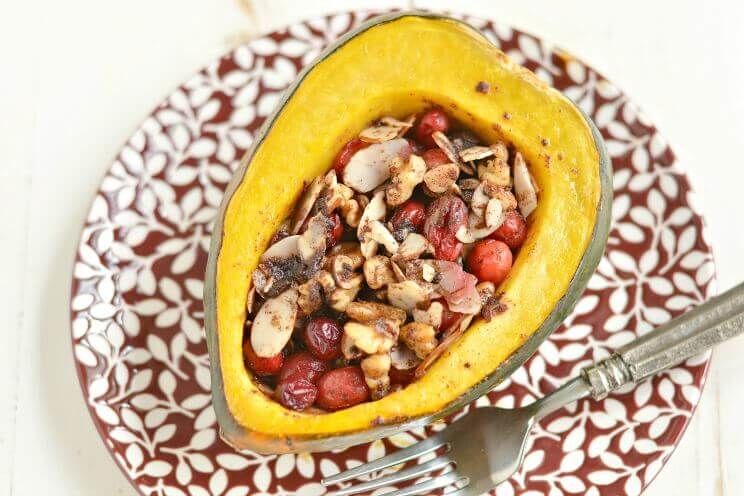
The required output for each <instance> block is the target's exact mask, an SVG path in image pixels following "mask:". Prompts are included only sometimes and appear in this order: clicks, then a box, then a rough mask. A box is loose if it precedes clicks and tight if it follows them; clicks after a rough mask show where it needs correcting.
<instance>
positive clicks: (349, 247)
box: [329, 241, 364, 268]
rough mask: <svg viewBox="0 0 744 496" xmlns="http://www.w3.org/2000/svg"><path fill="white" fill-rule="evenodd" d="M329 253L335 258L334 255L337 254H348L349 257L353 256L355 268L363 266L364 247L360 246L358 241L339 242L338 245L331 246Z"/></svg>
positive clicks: (352, 260) (352, 261)
mask: <svg viewBox="0 0 744 496" xmlns="http://www.w3.org/2000/svg"><path fill="white" fill-rule="evenodd" d="M329 255H330V257H331V258H333V256H335V255H346V256H347V257H349V258H351V263H352V264H353V265H354V267H355V268H359V267H361V266H362V264H363V263H364V256H363V255H362V249H361V247H360V246H359V243H356V242H354V241H345V242H343V243H339V244H337V245H336V246H334V247H333V248H331V251H330V252H329Z"/></svg>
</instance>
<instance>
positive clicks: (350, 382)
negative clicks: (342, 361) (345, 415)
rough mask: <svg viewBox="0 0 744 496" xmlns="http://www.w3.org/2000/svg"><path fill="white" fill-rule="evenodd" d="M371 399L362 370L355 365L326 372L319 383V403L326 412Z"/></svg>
mask: <svg viewBox="0 0 744 496" xmlns="http://www.w3.org/2000/svg"><path fill="white" fill-rule="evenodd" d="M368 399H369V388H368V387H367V383H366V382H365V381H364V373H363V372H362V369H360V368H359V367H357V366H355V365H350V366H348V367H341V368H339V369H334V370H331V371H329V372H326V373H325V374H324V375H323V377H321V378H320V380H319V381H318V399H317V403H318V405H319V406H320V407H322V408H325V409H326V410H331V411H334V410H340V409H342V408H348V407H350V406H354V405H357V404H359V403H362V402H364V401H367V400H368Z"/></svg>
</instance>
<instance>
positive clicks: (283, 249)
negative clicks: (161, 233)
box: [261, 234, 300, 262]
mask: <svg viewBox="0 0 744 496" xmlns="http://www.w3.org/2000/svg"><path fill="white" fill-rule="evenodd" d="M299 240H300V236H299V235H298V234H295V235H293V236H287V237H286V238H282V239H280V240H279V241H277V242H276V243H274V244H273V245H271V246H269V247H268V248H267V249H266V251H265V252H264V253H263V255H261V261H262V262H265V261H267V260H276V259H285V258H289V257H291V256H294V255H299V254H300V251H299V248H298V246H297V242H298V241H299Z"/></svg>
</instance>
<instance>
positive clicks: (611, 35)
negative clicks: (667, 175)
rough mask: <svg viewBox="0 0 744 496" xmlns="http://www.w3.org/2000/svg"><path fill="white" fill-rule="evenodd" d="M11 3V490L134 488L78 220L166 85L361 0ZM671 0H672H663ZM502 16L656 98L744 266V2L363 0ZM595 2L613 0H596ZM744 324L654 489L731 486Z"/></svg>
mask: <svg viewBox="0 0 744 496" xmlns="http://www.w3.org/2000/svg"><path fill="white" fill-rule="evenodd" d="M5 3H6V2H0V6H2V8H0V64H2V65H0V126H2V127H1V128H0V150H1V151H2V159H0V212H1V213H0V216H1V217H0V218H2V224H3V228H2V230H1V231H0V275H2V279H3V281H2V282H3V284H2V285H1V286H0V301H2V304H0V495H9V494H12V495H34V496H35V495H47V494H48V495H52V494H53V495H78V494H80V495H95V496H98V495H115V494H122V495H132V494H134V490H133V489H132V488H131V487H130V485H129V483H128V482H127V481H126V480H125V479H124V477H123V476H122V475H121V474H120V473H119V471H118V469H117V468H116V466H115V465H114V463H113V461H112V460H111V458H110V457H109V455H108V454H107V453H106V450H105V448H104V445H103V443H102V442H101V441H100V440H99V439H98V435H97V434H96V432H95V430H94V428H93V424H92V423H91V421H90V419H89V417H88V413H87V411H86V409H85V406H84V403H83V401H82V400H81V396H80V392H79V388H78V385H77V379H76V378H75V375H74V372H73V366H72V357H71V353H70V344H69V332H68V313H67V293H68V278H69V273H70V267H71V261H72V258H73V253H74V250H75V246H76V242H77V239H78V229H79V226H80V223H81V220H82V218H83V216H84V214H85V212H86V210H87V208H88V204H89V201H90V198H91V195H92V193H93V192H94V191H95V189H96V188H97V185H98V181H99V179H100V177H101V175H102V173H103V171H104V169H105V167H107V166H108V164H109V162H110V160H111V158H112V157H113V156H114V154H115V152H116V151H117V149H118V148H119V146H120V145H121V144H122V143H123V142H124V140H125V139H126V138H127V137H128V136H129V134H130V133H131V132H132V131H133V130H134V129H135V127H136V126H137V125H138V124H139V123H140V121H141V120H142V118H143V117H144V116H145V115H146V114H147V113H148V112H149V111H150V109H151V108H152V107H153V106H154V105H155V104H156V103H158V102H159V100H160V99H161V98H162V97H163V96H165V95H166V94H167V92H168V91H169V90H170V89H172V88H174V87H175V86H177V85H178V83H180V82H182V81H183V80H184V79H185V78H187V77H188V76H189V75H190V74H191V73H192V72H194V71H195V70H196V69H197V68H199V67H200V66H201V65H203V64H204V63H206V62H208V61H209V60H211V59H212V58H214V57H215V56H217V55H220V54H222V53H223V52H225V51H226V50H228V49H229V48H231V47H233V46H234V45H235V44H237V43H239V42H240V41H242V40H245V39H247V38H248V37H250V36H252V35H254V34H256V33H259V32H264V31H267V30H270V29H273V28H276V27H280V26H281V25H284V24H286V23H288V22H290V21H294V20H299V19H302V18H305V17H309V16H314V15H318V14H323V13H327V12H332V11H340V10H345V9H347V8H349V6H350V5H351V2H344V1H342V0H332V1H326V2H313V3H311V2H308V1H301V2H297V4H295V3H294V2H292V1H291V0H261V1H250V0H213V1H211V2H204V1H198V0H157V1H152V0H129V1H127V2H113V1H108V2H100V1H94V0H66V1H64V2H57V1H52V0H28V1H25V2H13V4H12V5H10V2H7V4H8V5H5ZM662 3H663V5H662ZM446 4H449V5H455V6H456V7H455V8H457V9H458V10H460V11H464V12H467V13H471V14H476V15H480V16H484V17H492V18H496V19H499V20H501V21H503V22H506V23H509V24H513V25H515V26H517V27H520V28H523V29H525V30H527V31H530V32H534V33H536V34H539V35H540V36H543V37H546V38H548V39H550V40H552V41H554V42H555V43H557V44H558V45H560V46H563V47H565V48H566V49H567V50H569V51H570V52H573V53H574V54H576V55H578V56H579V57H581V58H583V59H584V60H586V61H587V62H589V63H590V64H592V65H593V66H595V67H597V68H598V69H599V70H601V71H602V72H603V73H605V74H606V75H607V76H608V77H610V79H612V80H613V81H614V82H615V83H617V84H618V85H619V86H620V87H622V88H623V89H625V90H626V91H627V92H628V93H629V94H630V95H631V96H632V97H633V98H634V99H636V100H637V101H638V102H640V104H641V105H642V106H643V107H644V108H645V110H646V111H647V113H648V115H650V116H651V117H652V118H653V119H654V120H655V122H656V123H657V124H658V125H659V128H660V129H661V130H662V131H663V132H664V134H665V135H666V136H667V137H668V139H669V141H670V142H671V143H672V144H673V146H674V147H675V149H676V151H677V153H678V155H679V156H680V157H681V158H682V162H683V164H684V165H686V166H687V168H688V170H689V172H690V175H691V176H692V180H693V185H694V186H695V187H696V189H697V191H698V192H699V193H700V197H701V201H702V208H703V212H705V213H706V214H707V215H706V216H707V220H708V226H709V228H710V229H709V230H710V240H711V241H712V243H713V246H714V247H715V250H716V259H717V261H718V274H719V282H720V287H721V289H725V288H728V287H730V286H732V285H734V284H735V283H736V282H738V281H740V280H742V279H744V257H742V252H743V251H744V229H742V228H741V226H742V221H741V219H742V218H744V203H743V202H742V201H741V200H742V193H741V190H742V184H744V172H743V171H744V159H742V158H740V157H739V155H738V149H739V147H740V146H742V145H741V143H742V140H741V137H742V136H744V55H742V54H743V53H744V30H742V29H741V28H742V26H744V4H742V3H741V2H737V1H730V2H723V1H714V2H707V4H706V5H705V6H703V5H702V4H701V2H692V1H683V2H674V3H671V2H668V3H667V2H654V1H649V0H625V1H623V2H617V3H615V4H612V6H611V7H610V4H609V3H607V4H605V3H603V2H596V1H590V0H570V1H568V0H564V1H562V2H552V1H548V0H546V1H531V2H517V1H514V0H512V1H503V0H499V1H486V0H482V1H469V0H460V1H459V2H456V3H454V4H453V3H452V2H445V1H443V0H441V1H438V0H414V1H405V0H402V1H398V0H367V1H363V2H356V3H355V5H357V6H360V7H384V6H401V7H412V6H416V7H429V8H438V7H440V8H441V7H445V6H446ZM600 4H604V5H603V6H602V7H601V8H600V7H599V5H600ZM742 354H744V340H742V339H739V340H738V341H735V342H732V343H729V344H727V345H726V346H725V347H724V348H723V349H720V350H719V351H717V352H716V354H715V359H714V365H713V370H712V371H711V375H710V378H709V385H708V386H707V387H706V389H705V393H704V395H703V399H702V402H701V405H700V407H699V409H698V412H697V414H696V415H695V417H694V420H693V422H692V425H691V426H690V428H689V430H688V432H687V434H686V435H685V437H684V439H683V441H682V443H681V444H680V446H679V448H678V449H677V451H676V452H675V453H674V455H673V456H672V458H671V462H670V463H669V464H668V466H667V467H666V468H665V469H664V470H663V471H662V472H661V474H660V476H659V478H658V479H657V481H656V482H654V483H653V485H652V486H651V488H650V490H649V491H648V493H647V494H650V495H667V494H675V495H711V496H720V495H732V496H733V495H738V494H742V489H741V488H742V487H744V472H743V471H741V470H738V468H739V467H740V465H741V462H742V460H744V429H741V428H740V422H741V418H742V413H741V409H742V408H744V394H742V390H741V386H740V384H741V383H742V382H743V381H744V369H743V368H742V367H741V365H740V364H741V363H742V360H741V359H740V356H741V355H742Z"/></svg>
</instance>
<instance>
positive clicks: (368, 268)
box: [364, 255, 396, 289]
mask: <svg viewBox="0 0 744 496" xmlns="http://www.w3.org/2000/svg"><path fill="white" fill-rule="evenodd" d="M364 278H365V279H366V280H367V285H368V286H369V287H370V288H372V289H380V288H382V287H385V286H387V285H388V284H390V283H391V282H396V279H395V274H394V273H393V269H392V267H391V263H390V259H389V258H388V257H385V256H383V255H375V256H374V257H370V258H368V259H367V260H365V261H364Z"/></svg>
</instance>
